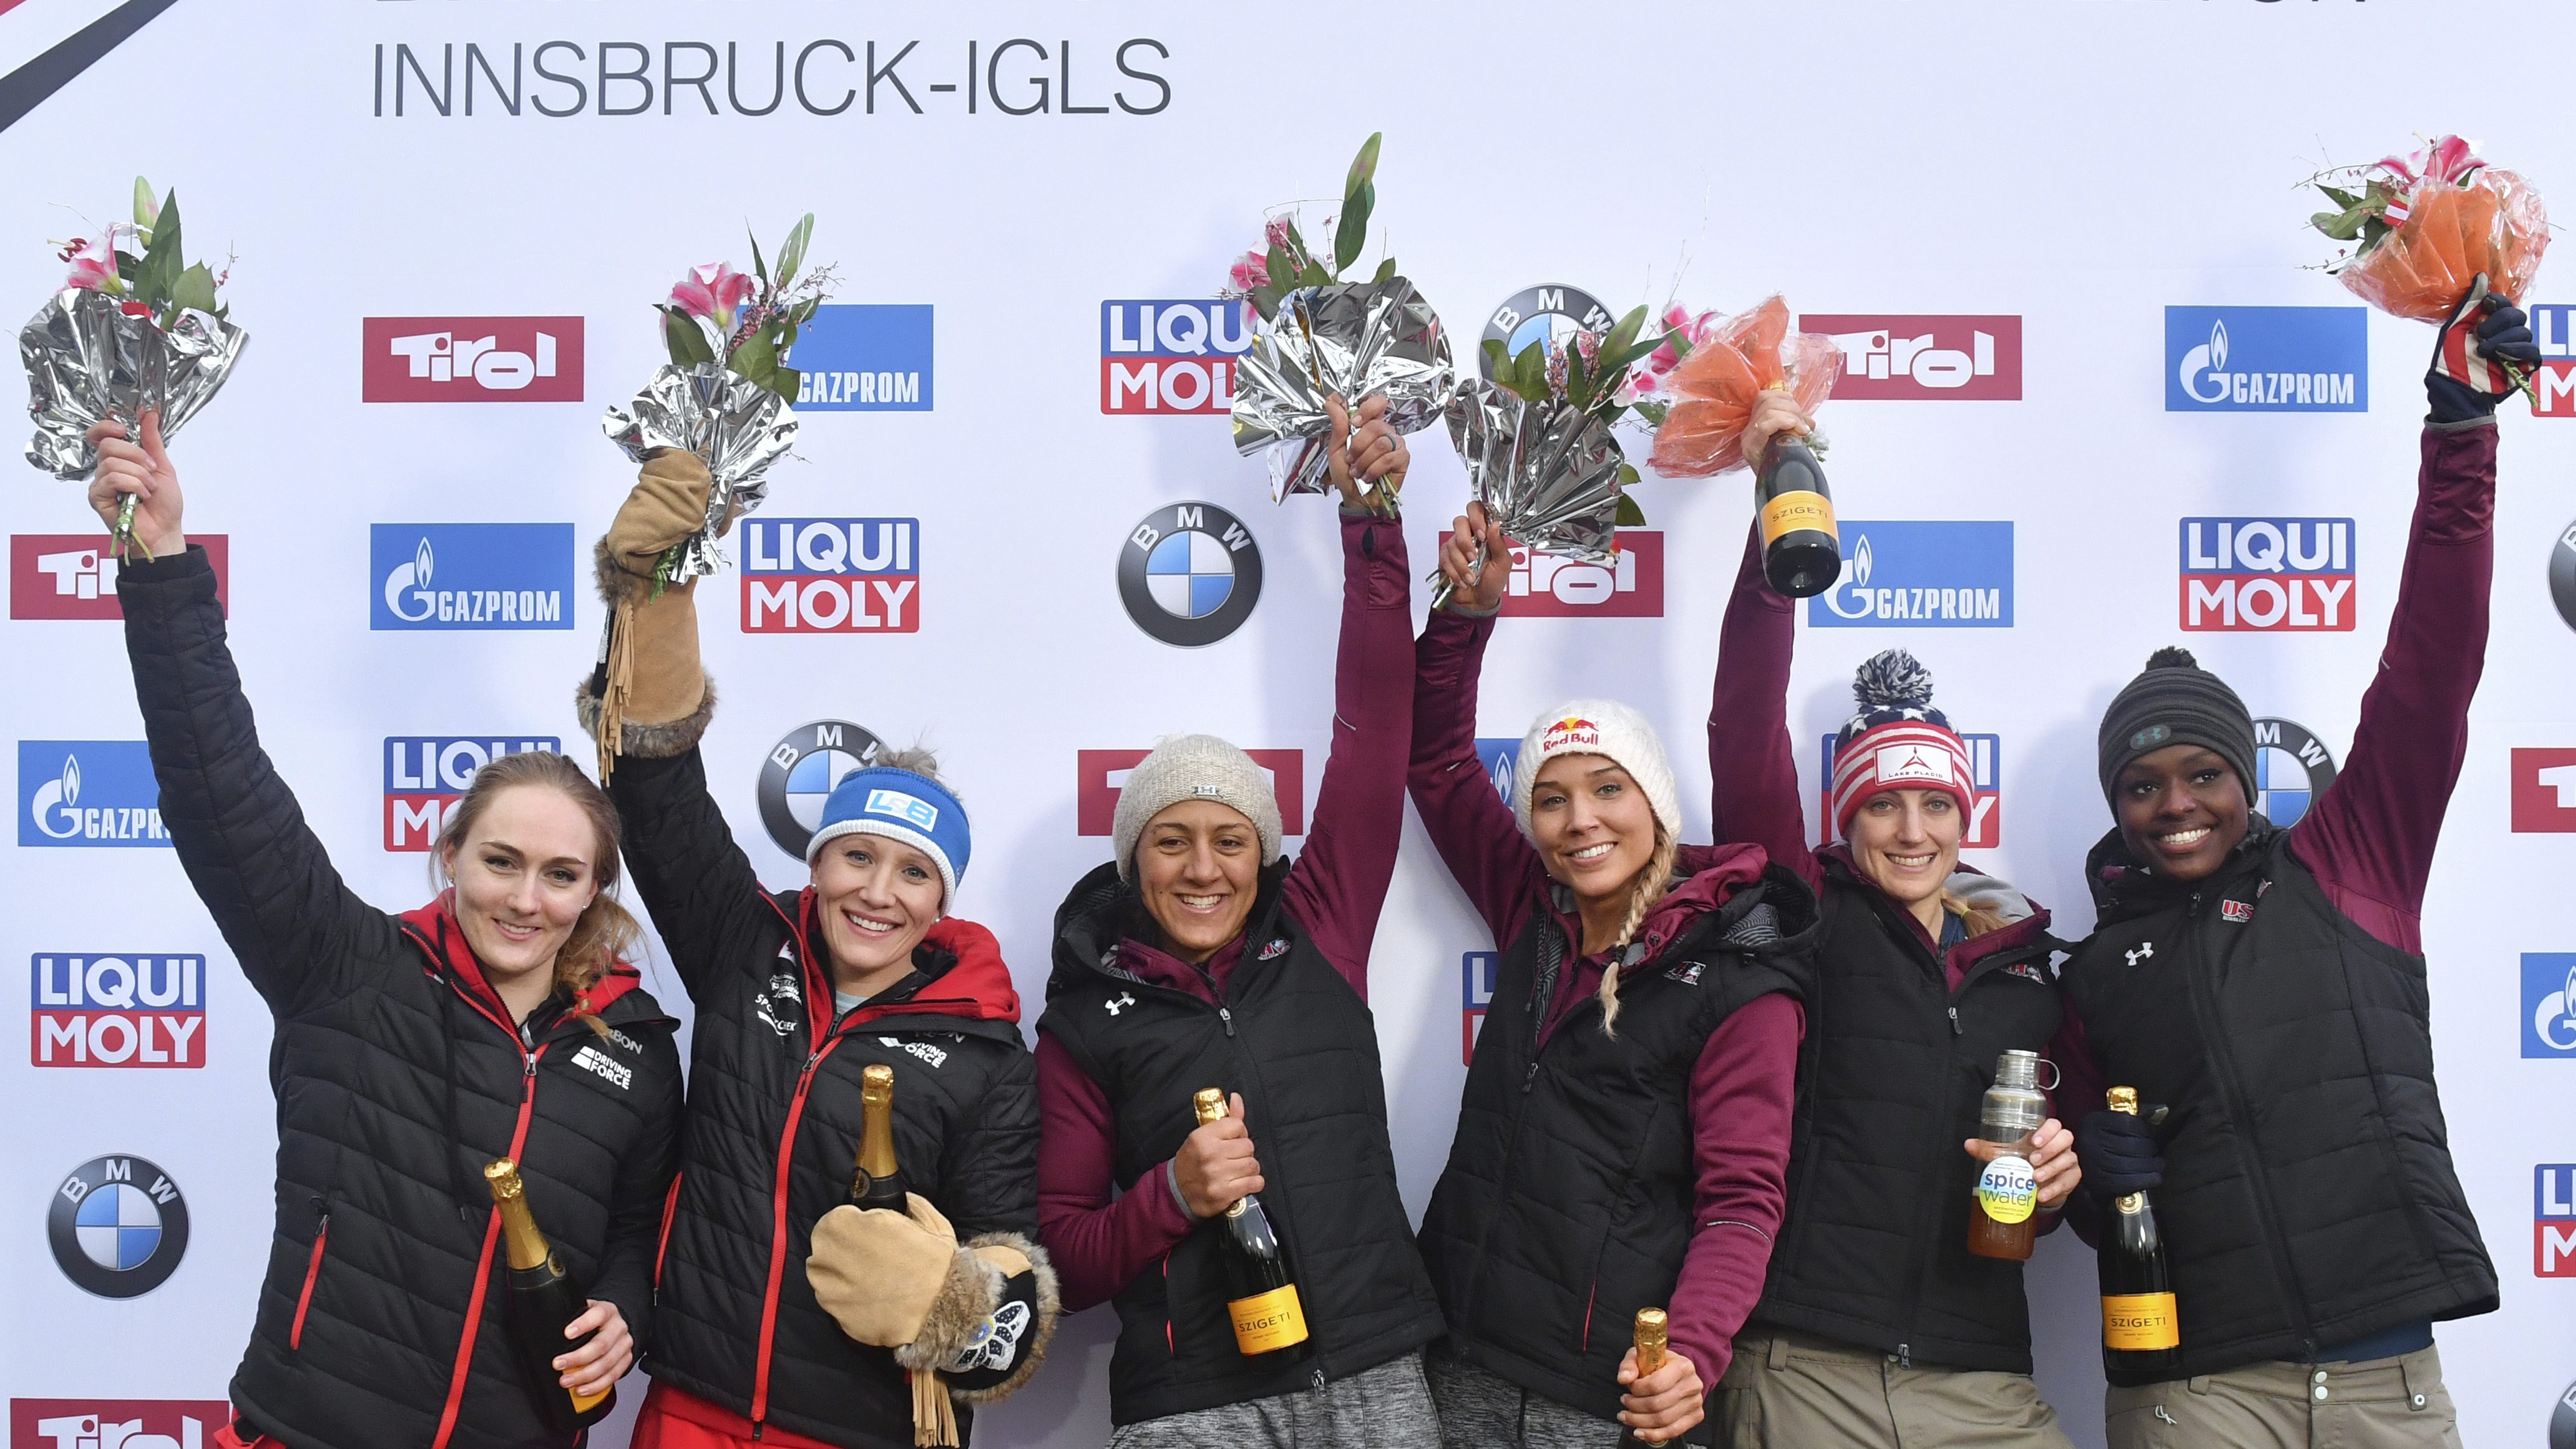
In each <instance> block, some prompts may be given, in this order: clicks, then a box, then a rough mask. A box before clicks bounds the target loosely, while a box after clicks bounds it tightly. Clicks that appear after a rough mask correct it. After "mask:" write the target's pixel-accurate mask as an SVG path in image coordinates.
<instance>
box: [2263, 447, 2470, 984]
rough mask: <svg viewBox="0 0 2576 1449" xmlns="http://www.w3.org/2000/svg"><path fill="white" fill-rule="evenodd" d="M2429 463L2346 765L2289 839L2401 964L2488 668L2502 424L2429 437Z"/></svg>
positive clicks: (2331, 894)
mask: <svg viewBox="0 0 2576 1449" xmlns="http://www.w3.org/2000/svg"><path fill="white" fill-rule="evenodd" d="M2423 450H2424V464H2423V471H2422V473H2421V474H2420V475H2419V476H2418V479H2417V483H2416V488H2417V496H2416V500H2415V518H2414V522H2413V524H2412V526H2411V527H2410V528H2409V529H2408V531H2407V537H2406V572H2405V574H2404V576H2403V577H2401V578H2400V579H2399V580H2398V584H2397V607H2396V611H2395V613H2394V614H2392V615H2391V617H2390V618H2389V621H2388V646H2387V648H2386V649H2384V650H2383V651H2381V653H2380V656H2379V673H2378V676H2377V677H2376V678H2374V679H2373V680H2371V682H2370V689H2369V691H2368V692H2367V693H2365V694H2364V695H2362V697H2361V722H2360V724H2359V725H2358V726H2357V727H2356V728H2355V729H2354V730H2353V735H2352V753H2351V756H2350V758H2348V759H2347V760H2345V762H2344V767H2343V769H2342V770H2341V771H2339V772H2338V773H2337V774H2336V775H2335V781H2334V785H2333V787H2332V788H2330V789H2328V790H2327V791H2326V793H2325V795H2324V796H2323V797H2322V798H2321V799H2319V800H2318V801H2316V803H2315V804H2314V805H2313V806H2311V807H2310V808H2309V810H2308V813H2307V814H2306V815H2305V816H2304V817H2302V818H2301V819H2300V821H2299V823H2298V824H2296V825H2294V826H2292V827H2291V829H2290V843H2291V846H2292V848H2293V849H2295V850H2296V851H2297V852H2298V856H2299V859H2300V860H2301V861H2302V862H2304V863H2305V864H2306V865H2307V867H2308V869H2310V870H2312V871H2314V872H2316V876H2317V881H2318V883H2319V884H2321V885H2323V886H2324V887H2325V890H2326V896H2327V899H2329V900H2331V901H2333V902H2334V904H2335V908H2336V909H2338V910H2340V911H2342V912H2343V913H2344V914H2345V915H2346V916H2348V917H2350V918H2351V919H2352V920H2353V921H2354V922H2355V923H2356V924H2358V925H2360V926H2361V928H2362V929H2364V930H2366V931H2368V932H2370V933H2371V934H2372V935H2374V936H2376V937H2378V938H2379V939H2380V940H2382V941H2385V942H2387V943H2388V944H2390V945H2392V946H2395V947H2397V948H2398V949H2399V950H2402V951H2416V950H2420V949H2422V947H2421V942H2420V922H2419V916H2420V913H2421V912H2422V910H2423V908H2424V881H2425V877H2426V876H2428V875H2430V874H2431V873H2432V869H2433V846H2434V842H2435V841H2436V840H2437V839H2438V838H2439V837H2440V836H2441V833H2442V815H2443V812H2444V811H2446V810H2447V809H2449V807H2450V803H2451V790H2452V787H2453V786H2455V785H2457V784H2458V783H2459V779H2460V761H2461V759H2462V757H2463V756H2464V755H2465V754H2466V753H2467V752H2468V744H2469V700H2470V697H2471V696H2473V695H2475V694H2476V693H2477V689H2478V675H2479V673H2480V671H2481V670H2482V669H2483V668H2484V667H2485V664H2486V653H2487V594H2488V590H2489V585H2490V584H2491V583H2492V581H2493V579H2494V576H2495V535H2494V532H2493V530H2492V528H2491V525H2492V523H2493V521H2494V514H2495V467H2496V430H2495V421H2494V419H2492V418H2489V419H2485V420H2482V421H2480V422H2478V423H2476V424H2474V425H2472V426H2468V427H2443V426H2440V425H2438V424H2437V425H2434V426H2430V427H2427V428H2425V429H2424V440H2423Z"/></svg>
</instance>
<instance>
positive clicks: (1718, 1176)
mask: <svg viewBox="0 0 2576 1449" xmlns="http://www.w3.org/2000/svg"><path fill="white" fill-rule="evenodd" d="M1806 1029H1807V1014H1806V1011H1805V1009H1804V1008H1802V1007H1800V1006H1799V1005H1798V1003H1797V1002H1796V1001H1795V1000H1793V999H1791V998H1790V997H1787V996H1782V995H1771V996H1764V997H1759V998H1757V999H1755V1000H1754V1001H1752V1002H1749V1003H1747V1004H1746V1005H1744V1006H1743V1007H1740V1008H1738V1009H1737V1010H1736V1012H1735V1014H1734V1015H1732V1016H1729V1017H1728V1018H1727V1019H1726V1020H1725V1021H1723V1022H1721V1023H1719V1024H1718V1028H1717V1030H1716V1031H1714V1032H1711V1033H1710V1034H1709V1038H1708V1044H1707V1045H1706V1046H1703V1047H1701V1048H1700V1053H1699V1063H1698V1065H1696V1066H1694V1067H1693V1068H1692V1069H1691V1083H1690V1094H1691V1119H1690V1120H1691V1162H1692V1166H1693V1168H1694V1170H1695V1171H1696V1172H1697V1174H1698V1178H1699V1182H1698V1190H1697V1193H1696V1202H1697V1206H1696V1209H1695V1211H1696V1213H1697V1217H1696V1218H1695V1219H1694V1221H1695V1222H1696V1223H1697V1227H1696V1228H1695V1229H1694V1230H1693V1231H1692V1233H1691V1241H1690V1249H1689V1251H1688V1252H1687V1253H1686V1254H1684V1255H1683V1258H1682V1274H1681V1281H1680V1282H1679V1283H1678V1284H1676V1285H1675V1286H1674V1288H1673V1302H1672V1307H1671V1310H1670V1313H1671V1317H1670V1320H1669V1322H1668V1324H1667V1327H1666V1332H1667V1333H1668V1334H1669V1335H1670V1336H1671V1339H1672V1345H1673V1347H1674V1348H1676V1349H1679V1350H1680V1351H1681V1353H1682V1355H1683V1356H1684V1357H1686V1358H1688V1359H1689V1360H1690V1361H1691V1364H1692V1366H1693V1367H1695V1368H1697V1369H1698V1370H1699V1381H1700V1382H1701V1383H1702V1384H1705V1385H1707V1386H1708V1387H1709V1388H1711V1389H1714V1388H1716V1387H1717V1381H1718V1379H1719V1378H1720V1377H1721V1376H1723V1375H1724V1374H1725V1372H1726V1365H1727V1363H1728V1361H1729V1360H1731V1359H1733V1358H1734V1356H1735V1335H1736V1331H1737V1330H1739V1329H1741V1328H1743V1327H1744V1320H1745V1319H1746V1318H1747V1317H1748V1316H1750V1315H1751V1314H1752V1312H1753V1305H1754V1303H1755V1302H1756V1301H1757V1300H1758V1299H1760V1298H1761V1296H1762V1276H1763V1272H1764V1270H1765V1269H1767V1268H1768V1267H1769V1266H1770V1263H1771V1244H1772V1241H1773V1240H1774V1239H1776V1238H1778V1237H1779V1236H1780V1215H1781V1212H1782V1206H1783V1204H1784V1203H1785V1202H1786V1200H1787V1198H1788V1191H1789V1188H1788V1183H1789V1113H1790V1107H1791V1105H1792V1102H1793V1099H1794V1098H1795V1095H1796V1086H1797V1076H1798V1042H1799V1040H1800V1038H1801V1037H1803V1036H1804V1035H1805V1033H1806Z"/></svg>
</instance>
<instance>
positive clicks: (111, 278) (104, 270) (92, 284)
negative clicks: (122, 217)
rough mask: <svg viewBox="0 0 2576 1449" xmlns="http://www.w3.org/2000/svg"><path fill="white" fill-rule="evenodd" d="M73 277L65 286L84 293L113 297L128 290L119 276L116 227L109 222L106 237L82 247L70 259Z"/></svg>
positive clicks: (66, 281)
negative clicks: (105, 294) (117, 269)
mask: <svg viewBox="0 0 2576 1449" xmlns="http://www.w3.org/2000/svg"><path fill="white" fill-rule="evenodd" d="M69 260H70V262H71V264H72V274H71V276H70V277H68V278H66V279H65V280H64V282H63V285H64V286H66V287H74V288H78V289H79V290H81V291H84V292H105V293H108V294H109V295H111V296H114V295H116V294H118V293H121V292H123V291H124V290H125V279H124V278H122V277H119V276H118V275H117V274H116V227H115V225H114V224H113V223H110V224H109V226H108V228H107V235H105V236H103V237H100V238H99V239H98V240H97V241H94V242H86V243H81V244H79V248H78V250H76V251H74V252H73V253H72V255H71V256H70V258H69Z"/></svg>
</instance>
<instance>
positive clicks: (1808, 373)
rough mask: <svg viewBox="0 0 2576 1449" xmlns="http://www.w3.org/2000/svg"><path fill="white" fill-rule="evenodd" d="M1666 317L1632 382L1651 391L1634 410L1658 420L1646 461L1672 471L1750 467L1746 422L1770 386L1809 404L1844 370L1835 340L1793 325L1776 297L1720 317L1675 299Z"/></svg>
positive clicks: (1692, 474)
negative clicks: (1661, 335)
mask: <svg viewBox="0 0 2576 1449" xmlns="http://www.w3.org/2000/svg"><path fill="white" fill-rule="evenodd" d="M1664 324H1665V326H1666V327H1667V328H1668V329H1669V332H1668V334H1667V337H1666V341H1665V345H1664V346H1663V347H1662V348H1660V349H1658V350H1657V351H1656V352H1655V353H1654V354H1653V355H1652V356H1650V357H1648V358H1647V359H1646V365H1645V366H1644V367H1643V368H1641V369H1640V370H1639V373H1638V374H1637V377H1636V378H1635V379H1632V385H1633V386H1637V387H1638V388H1639V390H1640V391H1642V392H1645V393H1646V394H1647V395H1648V397H1647V400H1646V401H1643V402H1641V403H1639V405H1638V407H1637V411H1638V412H1640V413H1642V414H1644V415H1645V416H1646V417H1647V418H1648V419H1649V420H1651V421H1652V422H1653V423H1654V424H1655V452H1654V456H1653V457H1652V458H1651V459H1650V460H1649V464H1650V466H1652V467H1653V468H1654V470H1655V471H1656V472H1657V473H1660V474H1662V475H1663V476H1665V477H1667V478H1705V477H1707V476H1708V475H1710V474H1712V473H1723V472H1725V471H1727V470H1728V469H1730V468H1741V467H1744V466H1745V465H1746V464H1747V462H1748V461H1749V460H1748V459H1746V458H1745V456H1744V425H1745V423H1746V422H1748V421H1750V420H1751V418H1752V416H1753V404H1754V401H1755V399H1757V398H1759V397H1760V396H1761V395H1762V393H1763V391H1764V390H1765V389H1770V388H1785V389H1787V390H1788V392H1789V394H1790V395H1791V396H1792V397H1794V398H1796V399H1797V401H1798V406H1799V407H1801V408H1803V409H1805V410H1806V411H1807V412H1809V413H1813V412H1814V411H1815V410H1816V408H1817V407H1818V406H1819V405H1821V404H1822V403H1823V402H1824V400H1825V398H1826V396H1827V395H1828V394H1830V393H1831V392H1832V391H1833V390H1834V379H1835V378H1836V377H1838V376H1840V375H1841V372H1842V351H1841V349H1839V348H1837V347H1836V346H1835V345H1834V341H1833V339H1832V338H1830V337H1825V336H1822V335H1820V334H1818V333H1813V332H1799V333H1792V332H1790V330H1789V304H1788V303H1787V302H1785V301H1783V300H1782V299H1781V298H1779V297H1777V296H1774V297H1770V298H1767V299H1765V300H1764V301H1763V302H1762V303H1761V304H1760V305H1759V306H1756V307H1754V308H1753V309H1752V310H1750V311H1747V312H1739V313H1737V314H1736V315H1735V316H1732V317H1727V318H1723V319H1721V318H1719V317H1718V316H1717V315H1716V314H1715V313H1713V312H1712V313H1702V314H1700V315H1699V316H1698V317H1697V318H1693V317H1692V316H1691V315H1690V314H1689V311H1688V309H1686V308H1681V307H1675V308H1673V309H1672V310H1671V311H1670V312H1667V313H1666V314H1665V316H1664Z"/></svg>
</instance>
